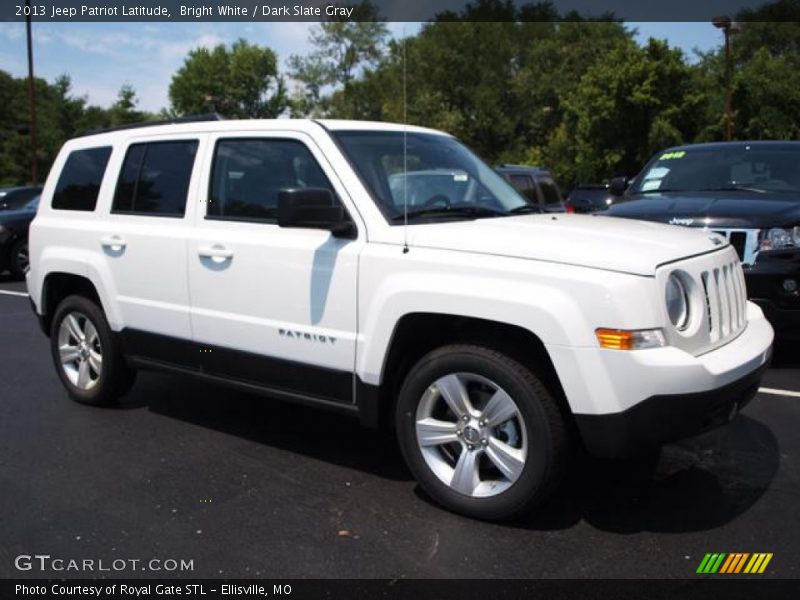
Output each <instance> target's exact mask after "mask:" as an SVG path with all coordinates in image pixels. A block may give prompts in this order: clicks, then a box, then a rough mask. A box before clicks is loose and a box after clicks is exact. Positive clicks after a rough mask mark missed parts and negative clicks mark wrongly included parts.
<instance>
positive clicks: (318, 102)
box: [0, 0, 800, 187]
mask: <svg viewBox="0 0 800 600" xmlns="http://www.w3.org/2000/svg"><path fill="white" fill-rule="evenodd" d="M355 8H356V15H357V17H356V18H353V19H350V20H331V21H328V22H324V23H320V24H319V25H316V26H314V27H313V28H312V30H311V38H310V41H311V43H312V50H311V52H309V53H308V54H307V55H306V56H292V57H290V58H289V60H288V67H289V70H288V74H289V76H290V77H291V78H292V79H293V80H294V81H296V82H298V83H299V88H298V89H297V91H296V93H294V95H293V96H292V97H291V98H289V97H288V94H287V91H286V87H285V85H284V78H283V75H282V74H281V72H280V71H279V68H278V57H277V56H276V55H275V53H274V52H273V51H272V50H271V49H269V48H266V47H261V46H257V45H253V44H251V43H248V42H246V41H244V40H239V41H237V42H236V43H234V44H233V45H232V46H230V47H226V46H224V45H219V46H217V47H215V48H212V49H205V48H198V49H195V50H193V51H191V52H190V53H189V55H188V56H187V58H186V60H185V62H184V64H183V66H182V67H181V68H180V69H179V70H178V72H176V73H175V75H174V76H173V78H172V83H171V85H170V89H169V94H170V99H171V103H172V105H171V106H170V107H168V108H165V109H162V111H161V112H160V113H159V114H158V115H151V114H147V113H145V112H142V111H139V110H138V109H137V104H138V102H137V99H136V94H135V91H134V90H133V89H132V88H130V87H129V86H122V87H121V88H120V91H119V95H118V98H117V100H116V102H114V104H113V105H112V106H111V107H109V108H100V107H96V106H89V105H88V104H87V101H86V98H81V97H76V96H75V95H74V94H73V93H72V91H71V82H70V79H69V77H68V76H66V75H64V76H61V77H59V78H58V79H56V80H55V81H54V82H53V83H52V84H48V83H47V82H45V81H43V80H40V79H37V80H36V95H37V106H38V122H39V127H38V133H39V136H38V137H39V151H38V153H37V161H38V162H37V164H38V166H39V172H40V174H41V175H40V177H41V176H43V174H44V173H46V171H47V169H48V168H49V166H50V162H51V161H52V159H53V157H54V156H55V154H56V152H57V151H58V148H59V146H60V145H61V144H62V143H63V141H64V140H66V139H68V138H70V137H73V136H74V135H75V134H77V133H80V132H82V131H86V130H90V129H97V128H101V127H107V126H110V125H119V124H124V123H129V122H132V121H141V120H147V119H152V118H162V119H169V118H174V117H176V116H180V115H182V114H191V113H205V112H209V111H218V112H221V113H223V114H225V115H226V116H229V117H242V118H250V117H277V116H284V115H286V114H287V113H288V114H290V115H292V116H314V117H317V116H328V117H334V118H351V119H370V120H384V121H394V122H401V121H403V120H404V119H406V120H407V121H408V122H409V123H411V124H418V125H424V126H430V127H434V128H437V129H443V130H446V131H449V132H451V133H453V134H454V135H456V136H458V137H459V138H460V139H462V140H463V141H464V142H466V143H467V144H468V145H470V146H472V147H473V148H475V149H476V150H477V151H478V153H479V154H481V155H482V156H483V157H484V158H485V159H487V160H489V161H498V162H516V163H525V164H536V165H540V166H544V167H547V168H549V169H551V170H552V171H554V172H555V174H556V176H557V177H558V179H559V181H560V182H561V183H562V185H563V186H564V187H569V186H570V185H572V184H575V183H579V182H593V181H599V180H604V179H608V178H610V177H612V176H613V175H616V174H626V175H633V174H634V173H635V172H636V171H638V169H639V168H641V166H642V164H643V162H644V161H645V160H647V158H648V157H649V156H650V155H651V154H652V153H654V152H656V151H657V150H659V149H661V148H664V147H666V146H669V145H673V144H679V143H685V142H696V141H710V140H719V139H721V137H722V132H723V119H722V111H723V106H724V99H725V84H726V80H725V60H724V52H723V49H722V46H721V42H722V35H721V33H720V32H719V30H717V29H714V28H713V27H712V26H711V24H709V25H708V36H709V37H711V36H716V39H718V40H719V42H720V46H719V47H718V49H717V50H715V51H712V52H709V53H706V54H698V55H697V56H696V57H694V60H690V59H689V58H687V57H686V56H685V55H684V54H683V53H682V52H680V51H679V50H676V49H674V48H670V47H669V46H668V45H667V44H666V43H665V42H662V41H656V40H650V41H649V42H648V43H647V44H645V45H644V46H640V45H638V44H637V43H636V42H635V40H634V34H635V32H634V31H633V30H631V29H629V28H626V27H625V25H624V24H623V23H621V22H619V21H616V20H615V19H614V18H613V15H603V16H602V17H601V18H599V19H597V20H591V19H589V20H587V19H584V18H582V17H581V16H580V15H578V14H577V13H569V14H567V15H563V16H561V15H559V14H558V12H557V11H556V10H555V8H554V6H553V5H552V4H551V3H549V2H541V3H536V4H526V5H519V4H517V3H515V2H512V1H510V0H476V1H475V2H473V3H472V4H469V5H467V6H466V7H465V8H464V9H463V10H462V11H461V12H458V13H456V12H446V13H442V14H440V15H439V16H438V17H437V18H436V19H434V20H433V21H431V22H428V23H426V24H424V25H423V26H422V28H421V29H420V31H419V32H418V33H417V34H416V35H413V36H409V37H407V38H406V39H396V40H390V39H389V38H388V30H387V28H386V25H385V24H384V23H382V22H380V21H379V20H377V12H376V9H375V7H374V6H373V5H372V4H370V3H369V2H368V0H362V2H361V3H360V4H358V5H356V7H355ZM734 20H735V21H737V22H740V23H742V26H741V28H739V31H738V32H736V33H735V34H733V35H732V37H731V43H732V57H733V66H734V69H733V72H734V75H733V80H732V92H733V119H734V137H735V138H737V139H746V138H755V139H765V138H772V139H800V119H798V115H800V0H777V1H775V2H773V3H771V4H766V5H763V6H762V7H760V8H758V9H755V10H749V9H748V10H743V11H741V12H740V13H739V14H737V15H736V17H735V19H734ZM777 21H780V22H777ZM404 74H405V77H404ZM404 82H405V83H404ZM27 124H28V103H27V81H26V80H25V79H17V78H14V77H11V76H10V75H8V74H7V73H4V72H2V71H0V183H4V184H8V183H22V182H24V181H26V180H27V179H28V177H29V173H30V166H29V159H30V150H29V148H30V146H29V143H28V139H29V138H28V135H27V129H26V128H27Z"/></svg>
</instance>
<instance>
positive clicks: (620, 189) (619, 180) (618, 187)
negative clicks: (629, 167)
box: [608, 176, 630, 196]
mask: <svg viewBox="0 0 800 600" xmlns="http://www.w3.org/2000/svg"><path fill="white" fill-rule="evenodd" d="M629 183H630V182H629V181H628V178H627V177H624V176H623V177H614V178H613V179H612V180H611V183H610V185H609V186H608V191H609V192H611V193H612V194H613V195H614V196H622V195H624V194H625V190H627V189H628V184H629Z"/></svg>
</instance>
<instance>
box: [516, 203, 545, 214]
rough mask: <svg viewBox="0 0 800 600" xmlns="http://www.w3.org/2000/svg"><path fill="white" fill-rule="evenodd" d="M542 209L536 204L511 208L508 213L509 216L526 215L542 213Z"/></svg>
mask: <svg viewBox="0 0 800 600" xmlns="http://www.w3.org/2000/svg"><path fill="white" fill-rule="evenodd" d="M543 212H544V209H543V208H542V207H541V206H537V205H536V204H523V205H522V206H518V207H516V208H512V209H511V210H510V211H508V214H510V215H528V214H530V213H539V214H541V213H543Z"/></svg>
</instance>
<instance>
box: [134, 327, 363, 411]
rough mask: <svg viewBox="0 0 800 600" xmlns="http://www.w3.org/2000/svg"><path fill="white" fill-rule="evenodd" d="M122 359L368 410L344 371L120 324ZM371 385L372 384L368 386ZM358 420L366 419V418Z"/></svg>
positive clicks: (323, 404) (335, 407) (302, 400)
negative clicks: (362, 404)
mask: <svg viewBox="0 0 800 600" xmlns="http://www.w3.org/2000/svg"><path fill="white" fill-rule="evenodd" d="M118 335H119V336H120V340H121V342H122V350H123V354H124V355H125V358H126V360H127V361H128V362H129V363H130V364H131V365H132V366H134V367H138V368H143V369H153V370H160V371H170V372H175V373H181V374H184V375H190V376H192V377H197V378H200V379H202V380H205V381H208V382H210V383H214V384H218V385H223V386H227V387H231V388H236V389H240V390H242V391H246V392H250V393H256V394H260V395H264V396H270V397H273V398H278V399H282V400H288V401H290V402H296V403H299V404H306V405H313V406H319V407H320V408H324V409H328V410H332V411H335V412H339V413H344V414H351V415H354V416H358V415H359V413H360V412H362V411H361V410H360V404H361V403H360V402H359V403H356V402H355V395H356V393H357V392H359V393H358V396H360V397H361V398H363V399H364V400H366V404H367V405H368V410H367V411H366V412H367V413H372V412H373V411H374V407H372V406H371V404H372V402H370V400H372V398H369V397H368V396H369V394H366V393H364V384H363V383H361V381H360V378H358V377H356V376H355V375H354V374H353V373H351V372H348V371H336V370H333V369H327V368H324V367H318V366H314V365H308V364H305V363H298V362H294V361H287V360H283V359H278V358H274V357H270V356H262V355H258V354H253V353H249V352H242V351H239V350H231V349H229V348H222V347H217V346H208V345H206V344H199V343H195V342H191V341H188V340H182V339H177V338H172V337H169V336H164V335H159V334H154V333H149V332H145V331H140V330H135V329H129V328H126V329H123V330H122V331H120V332H119V333H118ZM369 387H373V386H369ZM364 416H366V415H362V422H365V424H366V425H368V424H370V423H369V422H366V421H370V420H371V419H364V418H363V417H364Z"/></svg>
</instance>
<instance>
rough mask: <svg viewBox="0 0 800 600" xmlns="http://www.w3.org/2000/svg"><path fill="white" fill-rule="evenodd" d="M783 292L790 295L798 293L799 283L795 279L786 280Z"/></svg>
mask: <svg viewBox="0 0 800 600" xmlns="http://www.w3.org/2000/svg"><path fill="white" fill-rule="evenodd" d="M783 291H785V292H787V293H789V294H794V293H795V292H796V291H797V281H796V280H794V279H784V280H783Z"/></svg>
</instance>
